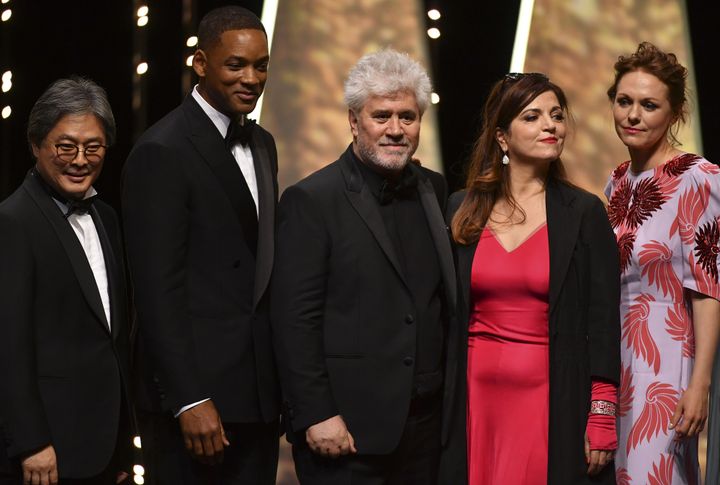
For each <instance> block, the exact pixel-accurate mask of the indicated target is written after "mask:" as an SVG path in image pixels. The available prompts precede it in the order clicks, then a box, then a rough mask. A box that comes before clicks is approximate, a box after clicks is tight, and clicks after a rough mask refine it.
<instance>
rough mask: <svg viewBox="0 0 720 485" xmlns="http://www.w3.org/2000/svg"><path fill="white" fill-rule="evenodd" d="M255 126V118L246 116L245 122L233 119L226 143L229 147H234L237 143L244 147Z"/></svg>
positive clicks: (226, 136)
mask: <svg viewBox="0 0 720 485" xmlns="http://www.w3.org/2000/svg"><path fill="white" fill-rule="evenodd" d="M254 128H255V120H250V119H247V118H245V123H244V124H240V122H239V121H231V122H230V125H229V126H228V130H227V134H226V135H225V145H226V146H227V147H228V148H232V146H233V145H234V144H235V143H240V144H241V145H242V146H244V147H245V146H247V144H248V143H249V142H250V137H251V136H252V132H253V129H254Z"/></svg>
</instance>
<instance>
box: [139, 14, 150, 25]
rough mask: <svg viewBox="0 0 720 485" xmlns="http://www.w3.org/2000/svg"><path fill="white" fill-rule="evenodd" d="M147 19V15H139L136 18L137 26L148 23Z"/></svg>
mask: <svg viewBox="0 0 720 485" xmlns="http://www.w3.org/2000/svg"><path fill="white" fill-rule="evenodd" d="M148 20H150V19H149V18H148V16H147V15H143V16H142V17H139V18H138V20H137V25H138V27H145V26H146V25H147V23H148Z"/></svg>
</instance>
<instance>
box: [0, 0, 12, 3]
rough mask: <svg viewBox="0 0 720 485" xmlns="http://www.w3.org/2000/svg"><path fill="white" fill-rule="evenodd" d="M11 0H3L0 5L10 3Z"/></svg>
mask: <svg viewBox="0 0 720 485" xmlns="http://www.w3.org/2000/svg"><path fill="white" fill-rule="evenodd" d="M9 1H10V0H2V1H0V3H8V2H9Z"/></svg>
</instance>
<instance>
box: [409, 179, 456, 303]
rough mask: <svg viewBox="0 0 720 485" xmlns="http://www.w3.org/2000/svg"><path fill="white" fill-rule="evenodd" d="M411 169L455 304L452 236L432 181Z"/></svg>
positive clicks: (446, 283)
mask: <svg viewBox="0 0 720 485" xmlns="http://www.w3.org/2000/svg"><path fill="white" fill-rule="evenodd" d="M411 170H413V171H415V174H416V176H417V177H418V194H419V195H420V202H421V203H422V206H423V209H424V210H425V217H427V221H428V227H429V228H430V234H431V235H432V239H433V242H434V243H435V249H436V251H437V253H438V261H439V262H440V270H441V271H442V276H443V282H444V283H445V288H446V290H445V293H446V297H447V300H448V303H449V304H450V305H454V304H455V299H456V297H457V288H456V278H455V265H454V263H453V260H452V248H451V247H450V238H449V237H448V232H447V226H446V225H445V219H444V218H443V215H442V212H440V206H439V205H438V200H437V196H436V195H435V191H434V190H433V187H432V183H431V182H430V180H428V179H427V177H423V176H422V173H421V172H420V170H419V169H418V168H416V167H415V166H414V165H411Z"/></svg>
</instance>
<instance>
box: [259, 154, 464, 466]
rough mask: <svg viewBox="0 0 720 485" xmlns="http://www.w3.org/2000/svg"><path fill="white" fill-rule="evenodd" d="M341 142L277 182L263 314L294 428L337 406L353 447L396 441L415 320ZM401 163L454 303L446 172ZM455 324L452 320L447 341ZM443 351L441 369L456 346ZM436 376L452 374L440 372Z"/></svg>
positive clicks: (370, 449) (384, 446) (376, 449)
mask: <svg viewBox="0 0 720 485" xmlns="http://www.w3.org/2000/svg"><path fill="white" fill-rule="evenodd" d="M351 150H352V148H348V150H347V151H346V152H345V153H344V154H343V155H342V156H341V157H340V159H339V160H337V161H336V162H334V163H332V164H330V165H329V166H327V167H325V168H323V169H321V170H319V171H318V172H316V173H314V174H313V175H311V176H309V177H308V178H306V179H305V180H303V181H301V182H299V183H298V184H297V185H294V186H292V187H290V188H288V189H287V190H286V191H285V192H284V193H283V196H282V199H281V201H280V206H279V209H278V251H277V256H276V265H275V271H274V273H273V308H272V311H273V314H272V324H273V331H274V336H275V344H276V353H277V356H278V365H279V367H280V371H281V372H280V376H281V382H282V387H283V392H284V397H285V399H286V406H287V416H288V417H289V419H290V424H291V426H292V430H293V431H294V432H297V433H302V432H303V431H304V430H305V429H306V428H307V427H309V426H310V425H313V424H315V423H318V422H320V421H323V420H325V419H327V418H330V417H332V416H334V415H337V414H339V415H342V417H343V418H344V419H345V421H346V423H347V425H348V429H349V430H350V433H351V434H352V435H353V437H354V438H355V443H356V447H357V449H358V451H359V452H360V453H364V454H383V453H389V452H390V451H392V450H393V449H394V448H395V447H396V445H397V444H398V442H399V440H400V437H401V434H402V430H403V427H404V425H405V421H406V418H407V415H408V406H409V403H410V397H411V390H412V383H413V357H414V355H415V349H416V347H415V345H416V326H415V325H413V324H412V323H411V322H412V319H407V316H408V315H412V314H413V313H415V308H414V303H413V300H412V295H411V293H410V291H409V289H408V287H407V284H406V282H405V280H404V276H403V271H402V269H401V266H400V264H399V263H398V258H397V255H396V254H395V248H394V247H393V245H392V242H391V239H390V236H389V235H388V233H387V230H386V229H385V225H384V223H383V219H382V216H381V214H380V211H379V209H378V203H377V200H376V199H375V197H374V196H373V194H372V193H371V191H370V189H369V188H368V186H367V185H365V182H364V180H363V178H362V175H361V173H360V171H359V169H358V167H357V165H356V162H355V161H354V160H353V157H352V154H351ZM410 167H411V169H412V170H413V171H414V172H415V173H416V174H417V176H418V178H419V185H418V193H419V196H420V200H421V203H422V206H423V208H424V210H425V214H426V216H427V221H428V226H429V228H430V233H431V235H432V239H433V242H434V243H435V247H436V250H437V258H438V261H439V264H440V268H441V273H442V279H443V283H444V289H445V295H444V298H445V303H446V306H447V308H452V307H453V303H452V302H454V299H455V272H454V268H453V263H452V253H451V249H450V241H449V238H448V233H447V228H446V226H445V222H444V220H443V216H442V212H441V205H444V202H445V193H446V188H445V181H444V179H443V178H442V176H441V175H440V174H437V173H435V172H432V171H430V170H427V169H424V168H419V167H417V166H415V165H411V166H410ZM417 264H422V262H417ZM409 322H410V323H409ZM454 332H455V330H454V325H450V329H449V335H448V342H449V341H452V340H453V339H455V338H456V334H455V333H454ZM449 347H451V348H452V347H454V346H449ZM447 357H448V363H447V364H446V373H448V374H449V375H451V374H452V373H453V372H454V368H455V365H454V359H455V357H456V356H455V354H454V353H448V356H447ZM446 383H447V384H448V385H452V384H453V383H454V379H452V378H449V377H446ZM445 394H446V395H448V396H449V395H452V394H453V392H452V389H451V388H450V387H446V389H445ZM290 437H291V439H292V438H293V436H292V433H291V434H290ZM298 438H299V439H304V436H303V437H301V438H300V437H299V436H298Z"/></svg>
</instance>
